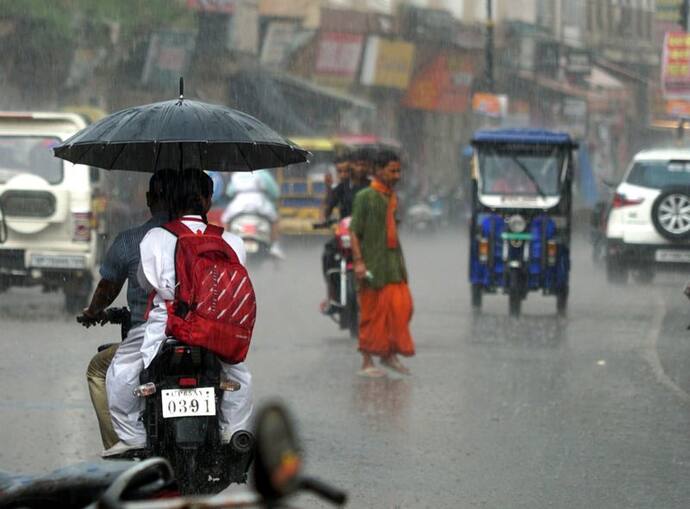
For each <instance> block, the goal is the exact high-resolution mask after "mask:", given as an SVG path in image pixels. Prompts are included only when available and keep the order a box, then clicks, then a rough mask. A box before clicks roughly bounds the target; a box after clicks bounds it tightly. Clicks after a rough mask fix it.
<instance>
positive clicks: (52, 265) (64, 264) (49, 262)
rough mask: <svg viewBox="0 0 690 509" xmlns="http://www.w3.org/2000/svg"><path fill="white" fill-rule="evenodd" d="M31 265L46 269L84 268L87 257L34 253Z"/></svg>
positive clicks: (30, 261)
mask: <svg viewBox="0 0 690 509" xmlns="http://www.w3.org/2000/svg"><path fill="white" fill-rule="evenodd" d="M29 266H30V267H39V268H46V269H84V268H86V258H84V257H83V256H71V255H44V254H32V255H31V258H30V260H29Z"/></svg>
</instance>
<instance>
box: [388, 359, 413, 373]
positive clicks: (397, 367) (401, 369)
mask: <svg viewBox="0 0 690 509" xmlns="http://www.w3.org/2000/svg"><path fill="white" fill-rule="evenodd" d="M381 365H383V366H386V367H387V368H388V369H392V370H393V371H395V372H396V373H400V374H401V375H409V374H410V370H409V369H408V368H407V367H405V366H403V365H402V364H401V363H400V361H399V360H398V359H395V360H394V361H390V360H389V359H381Z"/></svg>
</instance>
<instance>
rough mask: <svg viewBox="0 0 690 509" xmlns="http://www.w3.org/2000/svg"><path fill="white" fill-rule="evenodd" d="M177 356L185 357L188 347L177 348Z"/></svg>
mask: <svg viewBox="0 0 690 509" xmlns="http://www.w3.org/2000/svg"><path fill="white" fill-rule="evenodd" d="M174 352H175V355H184V354H185V353H187V347H186V346H176V347H175V350H174Z"/></svg>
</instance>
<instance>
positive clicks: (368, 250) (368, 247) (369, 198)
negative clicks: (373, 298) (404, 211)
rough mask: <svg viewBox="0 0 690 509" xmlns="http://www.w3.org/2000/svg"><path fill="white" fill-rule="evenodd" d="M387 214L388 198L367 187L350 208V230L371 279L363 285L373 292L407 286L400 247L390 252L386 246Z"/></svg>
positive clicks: (358, 194) (356, 197)
mask: <svg viewBox="0 0 690 509" xmlns="http://www.w3.org/2000/svg"><path fill="white" fill-rule="evenodd" d="M387 210H388V197H387V196H384V195H382V194H381V193H379V192H378V191H375V190H374V189H372V188H371V187H369V188H367V189H363V190H361V191H360V192H359V193H357V195H355V201H354V204H353V205H352V222H351V223H350V230H351V231H352V232H353V233H354V234H355V235H357V238H358V239H359V244H360V248H361V251H362V258H363V260H364V265H366V267H367V270H368V271H369V272H371V274H372V276H373V278H372V279H370V280H368V281H367V283H368V285H369V286H370V287H372V288H375V289H380V288H383V287H384V286H386V285H388V284H392V283H401V282H407V271H406V270H405V260H404V258H403V253H402V249H401V248H400V243H398V247H396V248H394V249H391V248H389V247H388V246H387V245H386V211H387Z"/></svg>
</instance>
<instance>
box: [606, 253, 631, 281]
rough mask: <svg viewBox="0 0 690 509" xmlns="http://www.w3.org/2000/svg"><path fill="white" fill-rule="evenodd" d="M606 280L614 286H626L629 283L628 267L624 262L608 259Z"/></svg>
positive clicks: (612, 258) (611, 257) (613, 258)
mask: <svg viewBox="0 0 690 509" xmlns="http://www.w3.org/2000/svg"><path fill="white" fill-rule="evenodd" d="M606 279H607V281H608V282H609V283H611V284H614V285H624V284H627V282H628V267H627V266H626V265H625V263H623V261H622V260H620V259H618V258H616V257H613V256H607V257H606Z"/></svg>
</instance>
